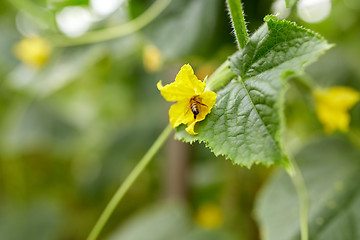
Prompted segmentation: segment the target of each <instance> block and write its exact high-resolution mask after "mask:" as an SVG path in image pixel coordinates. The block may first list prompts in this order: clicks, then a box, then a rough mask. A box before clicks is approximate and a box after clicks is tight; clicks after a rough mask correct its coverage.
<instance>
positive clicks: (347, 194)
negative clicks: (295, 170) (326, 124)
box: [256, 138, 360, 240]
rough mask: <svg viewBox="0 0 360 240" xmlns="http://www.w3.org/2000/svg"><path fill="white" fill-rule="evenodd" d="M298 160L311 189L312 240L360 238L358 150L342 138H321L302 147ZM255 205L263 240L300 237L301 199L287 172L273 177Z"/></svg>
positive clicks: (310, 216) (309, 219) (310, 224)
mask: <svg viewBox="0 0 360 240" xmlns="http://www.w3.org/2000/svg"><path fill="white" fill-rule="evenodd" d="M295 160H296V161H297V162H298V165H299V168H300V170H301V172H302V174H303V176H304V178H305V183H306V186H307V188H308V194H309V207H310V211H309V218H308V222H309V230H310V236H309V239H316V240H335V239H339V240H340V239H341V240H353V239H359V236H360V228H359V226H360V188H359V182H360V174H359V172H360V152H359V150H357V149H355V148H353V147H352V146H351V145H350V144H349V142H348V141H346V140H344V139H336V138H333V139H322V140H317V141H316V142H311V143H310V144H309V145H308V146H306V147H305V148H303V149H302V150H301V151H300V152H299V153H298V154H297V155H296V156H295ZM256 206H257V207H256V215H257V218H258V221H259V223H260V226H261V233H262V236H263V238H262V239H264V240H290V239H294V240H295V239H296V240H297V239H300V223H299V215H298V211H299V207H298V206H299V202H298V197H297V194H296V191H295V188H294V185H293V184H292V183H291V180H290V177H289V176H288V174H286V172H285V171H279V172H276V173H275V174H274V175H273V177H272V178H271V179H270V181H269V182H268V184H267V186H266V187H265V188H264V189H263V191H262V192H261V194H260V195H259V198H258V201H257V205H256Z"/></svg>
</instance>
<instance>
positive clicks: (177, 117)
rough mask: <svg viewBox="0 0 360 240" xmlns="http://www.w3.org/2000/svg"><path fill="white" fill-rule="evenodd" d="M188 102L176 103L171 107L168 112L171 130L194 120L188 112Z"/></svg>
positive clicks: (189, 111)
mask: <svg viewBox="0 0 360 240" xmlns="http://www.w3.org/2000/svg"><path fill="white" fill-rule="evenodd" d="M189 100H190V99H189ZM189 100H182V101H178V102H177V103H175V104H173V105H172V106H171V108H170V110H169V121H170V123H171V125H172V126H173V128H176V127H177V126H179V125H180V124H182V123H183V124H186V123H188V122H191V121H193V120H194V116H193V114H192V112H191V110H190V106H189Z"/></svg>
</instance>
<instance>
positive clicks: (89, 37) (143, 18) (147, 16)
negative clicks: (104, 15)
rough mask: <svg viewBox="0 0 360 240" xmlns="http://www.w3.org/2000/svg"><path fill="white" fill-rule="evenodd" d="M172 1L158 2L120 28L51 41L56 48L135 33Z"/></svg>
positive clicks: (55, 38)
mask: <svg viewBox="0 0 360 240" xmlns="http://www.w3.org/2000/svg"><path fill="white" fill-rule="evenodd" d="M170 2H171V0H157V1H156V2H155V3H153V5H151V6H150V7H149V8H148V9H147V10H146V11H145V12H144V13H142V14H141V15H140V16H139V17H137V18H135V19H134V20H131V21H129V22H127V23H124V24H122V25H119V26H115V27H109V28H105V29H101V30H98V31H93V32H88V33H85V34H84V35H82V36H80V37H77V38H68V37H65V36H51V37H50V38H51V39H50V40H52V42H55V45H56V46H59V47H66V46H75V45H82V44H88V43H95V42H102V41H107V40H111V39H115V38H119V37H122V36H125V35H129V34H131V33H134V32H136V31H138V30H140V29H141V28H143V27H145V26H146V25H148V24H149V23H150V22H151V21H153V20H154V19H155V18H156V17H157V16H159V15H160V13H161V12H162V11H163V10H164V9H165V8H166V7H167V6H168V5H169V4H170Z"/></svg>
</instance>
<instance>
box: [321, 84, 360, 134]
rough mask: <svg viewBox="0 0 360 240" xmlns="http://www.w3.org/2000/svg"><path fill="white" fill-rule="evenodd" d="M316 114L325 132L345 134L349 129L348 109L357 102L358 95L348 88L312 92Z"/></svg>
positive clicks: (359, 96) (359, 97)
mask: <svg viewBox="0 0 360 240" xmlns="http://www.w3.org/2000/svg"><path fill="white" fill-rule="evenodd" d="M314 96H315V101H316V114H317V116H318V118H319V120H320V122H321V123H322V124H323V125H324V128H325V132H327V133H332V132H334V131H335V130H337V129H339V130H340V131H342V132H346V131H348V129H349V123H350V115H349V113H348V111H349V109H350V108H352V107H353V106H354V105H355V103H356V102H358V101H359V99H360V95H359V93H358V92H357V91H355V90H354V89H352V88H349V87H332V88H329V89H326V90H324V89H317V90H315V92H314Z"/></svg>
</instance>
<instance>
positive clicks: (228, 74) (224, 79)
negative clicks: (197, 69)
mask: <svg viewBox="0 0 360 240" xmlns="http://www.w3.org/2000/svg"><path fill="white" fill-rule="evenodd" d="M235 77H236V74H235V73H233V72H232V71H231V70H230V66H229V61H225V62H224V63H223V64H221V66H220V67H218V69H216V71H215V72H214V73H213V74H212V75H211V76H210V77H209V79H208V80H207V81H206V88H207V89H209V90H211V91H214V92H216V91H218V90H220V89H221V88H223V87H224V86H226V85H227V84H228V83H229V82H230V81H231V80H232V79H234V78H235Z"/></svg>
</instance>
